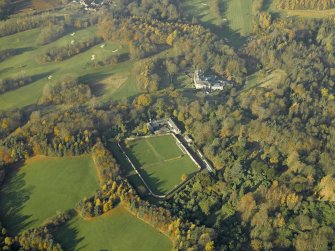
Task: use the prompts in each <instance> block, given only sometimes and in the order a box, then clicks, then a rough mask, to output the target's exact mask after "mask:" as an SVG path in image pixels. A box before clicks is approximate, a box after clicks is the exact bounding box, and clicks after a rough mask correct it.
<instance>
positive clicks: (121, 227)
mask: <svg viewBox="0 0 335 251" xmlns="http://www.w3.org/2000/svg"><path fill="white" fill-rule="evenodd" d="M55 239H56V241H58V242H59V243H60V244H61V245H62V247H63V248H64V249H65V250H70V251H71V250H81V251H85V250H87V251H91V250H123V251H132V250H137V251H150V250H152V251H155V250H161V251H170V250H171V249H172V243H171V241H170V240H169V239H168V238H167V237H166V236H165V235H163V234H161V233H160V232H158V231H157V230H156V229H155V228H153V227H151V226H150V225H148V224H146V223H145V222H143V221H141V220H139V219H137V218H136V217H134V216H132V215H131V214H129V213H128V212H127V211H126V210H125V209H123V208H122V207H119V208H115V209H113V210H112V211H111V212H110V213H108V214H106V215H102V216H100V217H97V218H94V219H91V220H84V219H82V218H80V217H79V216H77V217H75V218H73V219H72V220H70V222H68V223H67V224H66V225H64V226H61V227H60V228H59V229H58V230H57V231H56V233H55Z"/></svg>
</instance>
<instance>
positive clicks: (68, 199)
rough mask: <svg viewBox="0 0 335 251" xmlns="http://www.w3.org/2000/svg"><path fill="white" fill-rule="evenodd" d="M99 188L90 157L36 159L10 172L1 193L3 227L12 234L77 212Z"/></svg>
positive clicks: (0, 210)
mask: <svg viewBox="0 0 335 251" xmlns="http://www.w3.org/2000/svg"><path fill="white" fill-rule="evenodd" d="M98 187H99V182H98V178H97V175H96V169H95V167H94V165H93V161H92V159H91V157H90V156H82V157H64V158H51V157H42V156H39V157H34V158H32V159H30V160H28V161H27V163H26V164H24V165H23V166H22V167H19V168H17V169H16V170H12V171H11V172H9V174H8V177H7V178H6V180H5V183H4V184H3V186H2V188H1V191H0V205H1V207H0V212H1V220H2V223H3V224H4V225H5V226H6V228H7V229H8V230H9V232H10V233H11V234H16V233H18V232H20V231H22V230H26V229H28V228H31V227H36V226H39V225H41V224H42V223H43V222H44V221H45V220H46V219H47V218H49V217H52V216H54V215H55V214H56V212H57V211H64V210H69V209H71V208H74V207H75V205H76V203H78V201H80V200H81V199H82V198H83V197H85V196H91V195H92V194H93V193H94V191H95V190H96V189H98Z"/></svg>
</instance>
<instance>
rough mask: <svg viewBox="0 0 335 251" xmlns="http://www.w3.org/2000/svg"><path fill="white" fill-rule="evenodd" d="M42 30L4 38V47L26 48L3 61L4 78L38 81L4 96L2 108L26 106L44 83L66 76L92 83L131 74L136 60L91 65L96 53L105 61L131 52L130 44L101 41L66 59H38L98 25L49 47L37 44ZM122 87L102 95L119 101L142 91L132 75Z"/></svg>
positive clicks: (0, 99) (0, 41)
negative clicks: (115, 75)
mask: <svg viewBox="0 0 335 251" xmlns="http://www.w3.org/2000/svg"><path fill="white" fill-rule="evenodd" d="M39 32H40V29H33V30H29V31H25V32H21V33H18V34H14V35H11V36H7V37H3V38H0V45H1V48H2V49H9V48H15V49H17V48H20V49H21V51H22V53H20V54H19V55H17V56H14V57H12V58H9V59H7V60H5V61H3V62H1V63H0V69H1V70H0V79H4V78H7V77H15V76H22V75H23V76H35V81H34V82H33V83H31V84H29V85H27V86H24V87H22V88H19V89H16V90H13V91H10V92H7V93H4V94H2V95H0V106H1V108H2V109H11V108H23V107H26V106H29V105H33V104H36V103H37V102H38V100H39V98H40V97H41V95H42V91H43V87H44V85H45V84H47V83H49V82H52V81H56V80H57V79H59V78H61V77H63V76H64V75H72V76H75V77H79V79H80V81H81V82H83V83H87V84H92V85H94V84H96V83H98V82H99V81H101V80H103V79H104V78H108V77H110V76H111V75H114V74H124V75H125V76H130V75H131V69H132V67H133V64H134V62H133V61H129V60H126V61H123V62H120V63H118V64H116V65H107V66H103V67H101V66H96V67H91V66H88V63H91V55H92V54H94V55H95V56H96V59H97V60H103V59H105V58H106V57H108V56H111V55H115V54H119V55H123V54H126V53H128V48H127V46H124V45H121V44H116V43H111V42H108V43H105V47H104V48H101V44H99V45H96V46H94V47H92V48H90V49H89V50H87V51H85V52H82V53H80V54H78V55H76V56H73V57H71V58H69V59H67V60H64V61H62V62H51V63H45V64H40V63H38V62H37V60H36V57H37V55H38V54H40V53H42V52H43V51H45V50H47V49H48V48H52V47H60V46H64V45H66V44H70V43H71V41H72V40H75V41H83V40H85V39H87V38H89V37H92V36H94V35H95V32H96V27H89V28H87V29H83V30H78V31H76V34H75V36H74V37H71V36H70V35H69V34H67V35H65V36H63V37H62V38H60V39H58V40H56V41H54V42H53V43H50V44H48V45H45V46H38V45H37V44H36V38H37V36H38V34H39ZM116 50H117V51H116ZM49 75H52V77H53V78H52V80H48V79H47V77H48V76H49ZM102 88H103V86H102ZM119 89H120V90H118V89H117V90H115V89H112V88H109V89H107V90H106V91H105V92H103V93H102V94H101V96H102V98H104V99H105V100H107V99H115V100H117V99H122V98H128V97H132V96H134V95H136V94H138V93H139V92H140V90H139V88H138V86H137V84H136V81H135V79H134V78H132V77H129V78H128V80H127V81H126V82H125V83H124V84H123V85H122V86H120V87H119Z"/></svg>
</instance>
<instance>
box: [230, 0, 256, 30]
mask: <svg viewBox="0 0 335 251" xmlns="http://www.w3.org/2000/svg"><path fill="white" fill-rule="evenodd" d="M251 5H252V0H228V4H227V7H228V8H227V11H226V18H227V19H228V22H229V27H230V28H231V29H232V30H233V31H235V32H237V33H239V34H240V35H242V36H248V35H249V34H250V33H251V32H252V10H251Z"/></svg>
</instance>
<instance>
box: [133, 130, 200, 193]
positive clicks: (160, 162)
mask: <svg viewBox="0 0 335 251" xmlns="http://www.w3.org/2000/svg"><path fill="white" fill-rule="evenodd" d="M127 154H128V156H129V157H130V158H131V160H132V161H133V163H134V164H135V165H136V166H137V168H138V170H139V172H140V173H141V175H142V177H143V179H145V180H146V182H147V184H148V186H149V187H150V189H151V190H152V191H153V192H154V193H155V194H157V195H164V194H166V193H168V192H169V191H171V190H172V189H173V188H174V187H175V186H177V185H178V184H180V183H181V176H182V175H183V174H186V175H191V174H192V173H194V172H195V171H197V166H196V165H195V163H194V162H193V161H192V160H191V158H190V157H189V156H188V155H187V154H185V153H184V152H183V151H182V150H181V149H180V148H179V147H178V146H177V142H176V141H175V139H174V138H173V137H172V136H170V135H165V136H153V137H150V138H140V139H137V140H134V141H129V143H128V144H127ZM129 175H130V176H133V175H134V173H133V172H132V171H131V169H130V172H129ZM134 183H135V185H136V183H137V182H134ZM137 185H138V184H137Z"/></svg>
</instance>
